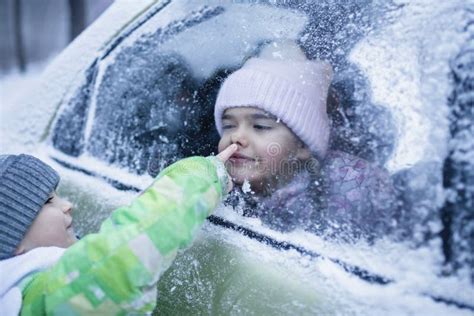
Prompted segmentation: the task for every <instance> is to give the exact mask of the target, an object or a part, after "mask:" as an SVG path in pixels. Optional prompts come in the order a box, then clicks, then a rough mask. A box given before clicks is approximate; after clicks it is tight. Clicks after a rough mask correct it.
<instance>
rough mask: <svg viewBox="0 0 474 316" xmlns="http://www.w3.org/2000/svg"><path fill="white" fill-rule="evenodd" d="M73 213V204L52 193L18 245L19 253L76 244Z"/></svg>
mask: <svg viewBox="0 0 474 316" xmlns="http://www.w3.org/2000/svg"><path fill="white" fill-rule="evenodd" d="M71 213H72V204H71V203H70V202H69V201H67V200H64V199H62V198H60V197H59V196H58V195H57V194H56V193H55V192H54V193H52V194H51V196H50V197H49V199H48V201H46V203H45V204H44V206H43V207H42V208H41V210H40V211H39V213H38V215H37V216H36V218H35V220H34V221H33V223H32V224H31V226H30V228H29V229H28V231H27V233H26V235H25V237H24V238H23V240H22V241H21V243H20V245H19V246H18V248H17V254H21V253H24V252H27V251H29V250H32V249H34V248H38V247H50V246H56V247H62V248H67V247H69V246H71V245H72V244H74V243H75V242H76V241H77V239H76V236H75V234H74V229H73V228H72V216H71Z"/></svg>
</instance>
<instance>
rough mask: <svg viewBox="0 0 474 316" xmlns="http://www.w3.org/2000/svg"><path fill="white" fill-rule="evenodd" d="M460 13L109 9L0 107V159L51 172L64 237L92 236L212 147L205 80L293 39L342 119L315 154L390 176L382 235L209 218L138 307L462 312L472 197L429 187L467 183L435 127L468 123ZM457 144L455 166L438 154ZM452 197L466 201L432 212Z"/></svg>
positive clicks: (227, 5)
mask: <svg viewBox="0 0 474 316" xmlns="http://www.w3.org/2000/svg"><path fill="white" fill-rule="evenodd" d="M472 12H473V9H472V4H469V3H467V2H465V1H450V2H444V3H443V2H437V1H421V0H420V1H411V2H408V1H393V2H389V3H387V2H385V1H368V0H360V1H353V2H344V4H342V3H340V2H338V1H331V0H327V1H321V2H319V3H311V2H304V3H299V2H297V1H283V2H275V1H271V2H269V3H267V2H262V3H259V2H252V3H250V4H249V3H240V2H232V1H151V0H150V1H116V2H115V3H114V4H113V5H112V6H111V7H110V9H108V10H107V11H106V12H105V14H103V15H102V16H101V17H100V18H99V19H98V20H97V21H96V22H95V23H94V24H93V25H92V26H91V27H89V28H88V29H87V30H86V31H85V32H84V33H83V34H81V35H80V36H79V37H78V38H77V39H76V40H75V41H74V42H73V43H72V44H71V45H70V46H69V47H68V48H67V49H66V50H65V51H64V52H63V53H62V54H61V55H60V56H59V57H58V58H57V59H56V60H55V61H54V62H53V63H52V64H51V65H50V66H49V67H48V69H47V70H46V72H45V73H44V75H43V76H42V78H41V81H40V83H39V85H38V86H37V87H36V89H34V91H31V92H29V93H27V94H25V96H24V99H23V101H22V102H19V103H18V106H16V107H15V111H12V110H11V109H12V108H11V107H9V110H8V111H3V112H4V113H3V114H4V115H7V117H8V118H7V119H6V120H5V119H4V120H3V123H2V125H3V126H2V136H3V135H4V138H3V140H2V147H4V148H2V151H20V150H29V151H32V152H34V153H35V154H37V155H39V156H40V157H41V158H43V159H45V160H46V161H47V162H49V163H51V164H52V165H53V166H54V167H55V168H56V169H57V170H59V171H60V172H61V175H62V177H63V185H62V187H61V188H60V191H61V193H63V194H65V195H67V196H69V197H70V199H71V200H72V201H73V202H75V204H76V205H77V206H78V209H77V210H76V212H75V216H76V223H78V224H79V225H78V231H79V232H80V233H81V234H85V233H89V232H93V231H96V230H97V229H98V227H99V225H100V223H101V222H102V220H103V219H104V218H105V217H107V216H108V215H109V214H110V212H111V211H112V210H113V207H116V206H118V205H120V204H123V203H127V202H128V201H130V199H131V198H132V197H133V196H134V195H136V194H137V192H139V191H140V190H142V189H144V188H145V187H146V186H147V185H148V184H149V183H150V182H151V180H152V177H153V176H154V175H156V174H157V172H158V171H159V170H161V169H162V168H163V167H164V166H166V165H167V164H169V163H170V162H171V161H174V160H176V159H178V158H181V157H186V156H190V155H209V154H212V153H214V152H215V151H216V146H217V141H218V135H217V132H216V131H215V128H214V122H213V121H212V119H211V117H212V110H213V105H214V101H215V97H216V93H217V89H218V88H219V85H220V83H221V82H222V80H223V78H225V77H226V76H227V75H228V74H229V73H231V72H232V71H233V70H235V69H238V68H239V67H240V66H241V65H242V64H243V63H244V62H245V60H246V59H247V58H249V57H251V56H254V55H255V54H257V53H258V51H259V49H260V47H261V46H262V45H263V44H265V43H269V42H272V41H276V40H281V39H286V40H287V39H290V40H294V41H298V42H299V43H300V44H301V46H302V47H303V49H304V50H305V52H306V53H307V55H308V56H309V57H310V58H321V59H326V60H328V61H330V62H331V63H332V64H333V66H334V69H335V73H336V76H335V80H334V84H333V85H334V88H335V89H336V91H337V92H338V93H339V98H340V103H341V107H340V108H339V109H337V110H338V111H341V113H342V114H341V115H342V117H343V118H344V120H343V121H341V122H342V123H341V122H339V123H340V124H339V125H337V124H336V126H334V132H335V133H336V135H338V136H337V137H336V138H335V139H334V142H333V144H332V146H333V147H334V148H336V149H342V150H345V151H349V152H351V153H353V154H356V155H359V156H361V157H363V158H366V159H368V160H370V161H373V162H375V163H377V164H379V165H384V166H385V167H386V168H387V169H388V170H389V171H390V174H391V176H392V178H393V180H394V182H395V184H396V186H397V190H398V194H399V195H398V201H399V204H400V205H401V208H400V214H399V217H398V218H395V219H392V220H394V221H397V227H398V230H397V231H396V232H394V233H391V234H390V235H389V234H387V236H379V237H380V238H378V239H377V240H375V241H365V240H352V241H351V242H349V243H347V242H346V241H345V240H339V239H338V238H334V239H329V240H328V239H326V238H322V237H321V236H315V235H313V234H311V233H308V232H305V231H302V230H295V231H292V232H288V233H283V232H279V231H275V230H272V229H270V228H268V227H266V226H265V225H262V223H261V221H260V220H259V219H256V218H249V217H245V216H242V214H240V213H239V210H238V209H237V210H235V209H233V208H231V207H225V206H222V207H220V208H219V209H218V211H217V212H216V214H215V215H213V216H211V217H210V218H209V220H208V222H207V223H206V225H205V226H204V229H203V231H202V232H201V233H200V234H199V236H198V238H197V240H196V241H195V243H194V244H193V246H192V247H191V248H190V249H188V250H186V251H185V252H183V253H181V254H180V255H178V257H177V259H176V261H175V262H174V264H173V265H172V267H171V268H170V269H169V270H168V271H167V272H166V273H165V274H164V276H163V278H162V279H161V280H160V282H159V285H158V287H159V297H158V299H157V303H158V305H157V309H156V311H157V312H158V313H176V314H182V313H199V314H201V313H202V314H239V313H243V314H292V313H296V314H362V315H367V314H374V315H378V314H381V313H385V314H390V315H392V314H393V315H401V314H420V313H421V314H435V315H444V314H453V315H454V314H455V315H464V314H466V315H467V314H471V313H472V312H473V311H474V305H473V304H472V298H473V297H474V287H473V283H472V279H473V278H474V277H473V275H474V274H473V272H472V271H473V266H474V265H473V260H474V259H473V255H472V251H473V249H472V232H473V231H474V228H473V227H472V226H473V225H474V224H473V218H472V209H471V210H469V209H468V205H469V203H470V202H469V201H471V202H472V200H473V197H472V196H469V192H471V193H472V192H473V191H474V188H473V186H474V184H473V183H472V180H469V178H462V177H459V179H458V178H455V179H458V180H456V181H454V182H453V184H452V187H446V185H445V184H446V181H445V180H446V179H447V177H448V178H449V176H450V174H447V173H446V169H445V168H446V166H447V165H448V166H450V168H452V169H453V170H454V171H453V173H452V174H454V175H456V174H459V173H461V172H462V173H466V172H468V173H469V172H471V173H470V174H471V175H472V172H473V171H472V170H473V168H472V159H470V160H469V159H466V157H471V158H472V155H473V153H474V150H473V146H472V144H473V142H472V138H471V139H466V138H462V137H461V141H458V142H454V141H451V140H450V139H456V137H458V138H459V137H460V136H459V135H461V134H462V133H469V132H470V135H472V134H474V133H473V132H472V115H471V116H470V117H469V116H467V114H466V116H465V117H464V119H467V120H470V121H469V122H468V123H470V124H471V127H470V130H469V124H458V123H457V122H458V121H456V120H455V121H454V122H453V119H452V117H453V116H452V113H453V112H455V111H454V110H452V108H453V104H454V107H455V106H456V105H459V104H460V105H461V106H459V108H460V109H463V107H462V105H463V104H466V103H467V104H469V102H471V103H470V104H471V110H470V111H471V112H470V113H472V63H473V60H474V56H473V55H472V53H471V55H469V54H468V53H466V52H469V51H470V49H471V48H470V47H469V46H468V45H469V44H466V43H469V41H472V37H473V34H474V29H473V28H472V21H474V14H472ZM466 67H471V68H468V70H466ZM469 69H470V70H469ZM466 72H467V73H468V74H467V75H463V74H465V73H466ZM453 78H454V79H453ZM456 80H457V81H456ZM469 80H470V81H469ZM456 82H457V83H456ZM459 82H461V83H459ZM466 82H467V83H466ZM469 82H470V85H469ZM456 84H457V86H456ZM458 86H461V88H458ZM468 89H471V94H469V93H464V92H465V91H466V90H468ZM453 90H455V91H457V92H456V93H453ZM463 93H464V94H463ZM458 95H460V96H461V97H462V98H471V99H469V100H470V101H469V100H467V101H466V100H465V99H460V98H461V97H458V98H457V96H458ZM5 112H7V113H5ZM467 112H468V110H467ZM467 112H466V113H467ZM466 117H467V118H466ZM450 120H451V121H450ZM457 120H461V118H460V117H458V118H457ZM453 130H454V132H453ZM456 131H458V132H456ZM459 131H460V132H459ZM460 144H461V145H463V144H464V145H463V146H466V148H467V149H466V148H465V149H462V150H461V152H462V153H463V154H464V155H465V157H464V156H463V157H461V158H460V159H465V160H463V161H465V162H466V163H467V167H465V166H466V164H465V163H464V164H460V163H458V164H457V162H459V155H458V156H456V157H454V156H453V155H452V153H453V152H459V150H458V151H456V150H457V148H458V147H459V146H460ZM469 146H470V147H469ZM463 148H464V147H463ZM469 155H470V156H469ZM446 161H447V162H446ZM459 166H461V167H459ZM443 168H444V169H443ZM462 168H464V169H462ZM456 170H458V171H456ZM459 170H461V171H459ZM466 170H467V171H466ZM456 172H458V173H456ZM453 179H454V178H453ZM448 182H449V181H448ZM459 186H462V187H464V188H466V190H467V192H468V194H467V195H465V199H464V200H461V202H457V204H455V203H451V204H449V203H448V202H447V201H449V195H450V194H456V189H455V188H457V187H459ZM466 190H465V191H466ZM465 191H463V192H465ZM453 192H454V193H453ZM462 194H464V193H462ZM451 223H453V224H451ZM462 223H466V225H463V224H462ZM466 226H467V227H466ZM469 234H470V235H469ZM469 236H470V237H469ZM469 238H470V239H469ZM465 239H467V240H468V241H467V242H466V241H465ZM469 241H470V243H469ZM469 245H470V246H469ZM447 259H448V261H449V264H444V263H443V261H445V260H447Z"/></svg>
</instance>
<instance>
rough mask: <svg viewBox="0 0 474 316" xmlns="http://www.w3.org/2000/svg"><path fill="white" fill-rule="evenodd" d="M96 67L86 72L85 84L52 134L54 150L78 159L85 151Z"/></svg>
mask: <svg viewBox="0 0 474 316" xmlns="http://www.w3.org/2000/svg"><path fill="white" fill-rule="evenodd" d="M94 70H95V67H94V66H92V67H90V68H89V69H88V70H87V71H86V75H85V82H84V83H83V84H82V85H81V86H80V87H79V88H77V91H75V93H74V94H73V96H72V97H71V98H70V99H69V100H68V102H67V103H66V105H65V106H64V109H63V110H62V111H61V112H60V113H59V115H58V119H57V121H56V123H55V125H54V128H53V133H52V144H53V146H54V148H56V149H59V150H61V151H62V152H64V153H66V154H68V155H71V156H74V157H77V156H79V155H80V154H81V153H82V152H83V149H84V128H85V125H86V119H87V111H88V108H89V101H90V93H91V87H92V85H93V79H94Z"/></svg>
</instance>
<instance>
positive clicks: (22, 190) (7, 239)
mask: <svg viewBox="0 0 474 316" xmlns="http://www.w3.org/2000/svg"><path fill="white" fill-rule="evenodd" d="M58 183H59V175H58V173H57V172H56V171H54V169H53V168H51V167H50V166H48V165H47V164H45V163H44V162H42V161H41V160H39V159H37V158H35V157H33V156H30V155H23V154H22V155H0V260H3V259H7V258H9V257H12V256H13V255H14V254H15V250H16V248H17V247H18V245H19V244H20V242H21V241H22V240H23V237H24V236H25V234H26V232H27V231H28V229H29V227H30V226H31V224H32V223H33V220H34V219H35V218H36V215H37V214H38V212H39V211H40V210H41V208H42V207H43V205H44V204H45V203H46V201H47V200H48V198H49V196H50V194H51V192H53V191H54V190H55V189H56V186H57V185H58Z"/></svg>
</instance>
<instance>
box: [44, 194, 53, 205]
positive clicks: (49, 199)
mask: <svg viewBox="0 0 474 316" xmlns="http://www.w3.org/2000/svg"><path fill="white" fill-rule="evenodd" d="M53 199H54V196H50V197H49V198H48V199H47V200H46V203H51V202H52V201H53ZM46 203H45V204H46Z"/></svg>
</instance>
